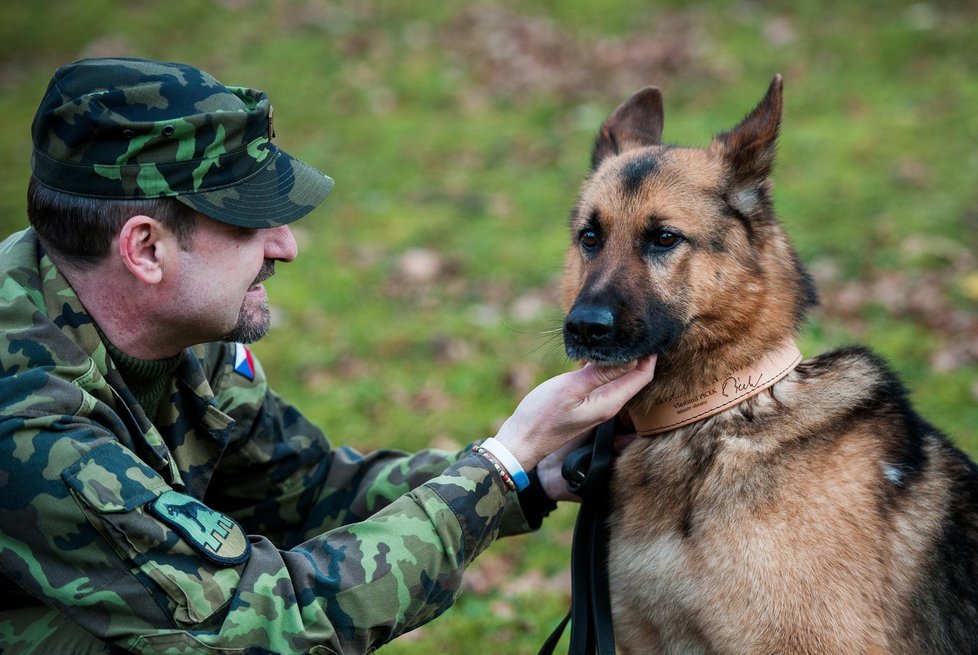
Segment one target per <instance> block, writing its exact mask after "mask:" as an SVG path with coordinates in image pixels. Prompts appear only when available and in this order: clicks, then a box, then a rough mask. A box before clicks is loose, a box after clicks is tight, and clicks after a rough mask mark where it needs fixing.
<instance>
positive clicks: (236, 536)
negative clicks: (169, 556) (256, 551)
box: [149, 491, 251, 564]
mask: <svg viewBox="0 0 978 655" xmlns="http://www.w3.org/2000/svg"><path fill="white" fill-rule="evenodd" d="M149 508H150V511H152V512H153V514H155V515H156V516H157V517H158V518H159V519H160V520H161V521H163V522H164V523H166V524H167V525H168V526H170V527H171V528H173V529H174V530H176V531H177V532H179V533H180V535H181V536H183V538H184V539H185V540H186V541H188V542H189V543H190V544H191V545H192V546H193V547H194V548H196V549H197V550H199V551H200V552H201V553H203V554H204V555H205V556H206V557H207V558H208V559H211V560H213V561H215V562H217V563H219V564H240V563H242V562H244V561H245V560H247V559H248V556H249V555H251V543H249V541H248V536H247V535H246V534H245V533H244V530H242V529H241V526H240V525H238V524H237V523H236V522H235V521H234V519H232V518H230V517H228V516H226V515H224V514H222V513H220V512H218V511H215V510H213V509H211V508H210V507H208V506H207V505H205V504H204V503H202V502H200V501H199V500H197V499H196V498H191V497H190V496H188V495H186V494H182V493H179V492H177V491H165V492H163V493H162V494H161V495H160V496H159V497H158V498H156V500H154V501H153V502H151V503H150V504H149Z"/></svg>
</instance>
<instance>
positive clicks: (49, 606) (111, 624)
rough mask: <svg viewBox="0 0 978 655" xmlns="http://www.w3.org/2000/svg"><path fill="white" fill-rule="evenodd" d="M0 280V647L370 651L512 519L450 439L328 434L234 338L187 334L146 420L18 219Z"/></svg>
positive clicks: (409, 623) (437, 598)
mask: <svg viewBox="0 0 978 655" xmlns="http://www.w3.org/2000/svg"><path fill="white" fill-rule="evenodd" d="M0 285H2V286H0V330H2V332H0V344H2V348H0V408H2V413H0V652H2V653H4V654H9V653H44V654H48V653H67V652H72V653H74V652H116V649H122V650H132V651H135V652H139V653H201V652H207V653H306V652H308V653H334V652H335V653H363V652H370V651H372V650H374V649H376V648H377V647H379V646H380V645H382V644H384V643H386V642H387V641H389V640H391V639H393V638H394V637H396V636H397V635H399V634H401V633H403V632H405V631H407V630H410V629H412V628H416V627H417V626H419V625H421V624H423V623H425V622H427V621H429V620H430V619H432V618H434V617H435V616H437V615H438V614H440V613H442V612H443V611H445V610H446V609H447V608H448V607H449V606H450V605H451V604H452V602H453V601H454V600H455V597H456V596H457V594H458V590H459V583H460V580H461V575H462V571H463V570H464V568H465V567H466V566H467V565H468V564H469V563H470V562H471V561H472V560H473V558H474V557H475V556H476V555H478V554H479V552H481V551H482V550H483V549H485V548H486V546H488V545H489V544H490V543H491V542H492V541H493V540H494V539H495V538H496V537H497V536H501V535H505V534H516V533H519V532H524V531H526V530H528V529H529V525H528V523H527V521H526V519H525V517H524V515H523V513H522V512H521V510H520V509H519V503H518V502H517V499H516V496H515V494H510V493H507V491H506V488H505V486H504V485H503V483H502V481H501V480H500V479H499V477H498V475H497V474H496V473H495V472H494V471H493V470H492V468H491V467H490V466H489V465H488V463H487V462H485V461H484V460H483V458H482V457H480V456H478V455H476V454H473V453H472V452H471V450H470V449H468V448H467V449H464V450H463V451H461V452H459V453H448V452H442V451H435V450H426V451H421V452H419V453H416V454H414V455H407V454H404V453H399V452H394V451H380V452H374V453H371V454H369V455H361V454H359V453H357V452H356V451H354V450H352V449H350V448H345V447H342V448H333V447H331V446H330V444H329V442H328V441H327V440H326V438H325V437H324V436H323V434H322V432H321V431H320V430H319V429H318V428H316V427H315V426H313V425H311V424H310V423H309V422H308V421H307V420H306V419H305V418H304V417H303V416H302V415H301V414H300V413H299V412H298V411H296V409H294V408H293V407H291V406H290V405H288V404H287V403H285V402H284V401H283V400H282V399H281V398H279V397H278V396H277V395H276V394H275V393H274V392H273V391H272V390H271V389H269V387H268V385H267V383H266V380H265V377H264V375H263V373H262V369H261V366H260V364H259V363H258V362H257V361H256V360H254V359H253V358H251V356H250V353H249V352H248V351H246V350H245V349H244V348H243V346H240V345H235V344H224V343H217V344H207V345H204V346H200V347H195V348H192V349H188V350H187V351H185V353H184V354H183V357H182V359H181V363H180V365H179V367H178V368H177V371H176V373H175V375H174V378H173V380H172V381H171V383H170V386H169V388H168V391H167V392H166V394H165V395H164V398H163V400H162V401H161V403H160V408H159V411H158V412H157V414H156V416H155V417H153V419H152V420H150V418H149V417H147V416H146V415H145V413H144V412H143V410H142V408H141V407H140V406H139V404H138V403H137V402H136V401H135V399H134V397H133V395H132V393H131V392H130V391H129V390H128V389H127V388H126V385H125V384H124V382H123V381H122V378H121V376H120V374H119V372H118V370H117V369H116V367H115V365H114V364H113V362H112V361H111V359H110V357H109V356H108V355H107V354H106V350H105V346H104V345H103V343H102V342H101V340H100V337H99V334H98V331H97V329H96V328H95V326H94V323H93V322H92V319H91V318H90V317H89V316H88V314H87V313H86V312H85V309H84V307H83V306H82V304H81V303H80V302H79V300H78V298H77V296H76V295H75V293H74V292H73V291H72V289H71V287H70V286H69V285H68V283H67V281H66V280H65V278H64V277H63V276H62V275H61V274H60V272H59V271H58V270H57V268H56V267H55V266H54V265H53V263H52V262H51V260H50V259H49V258H48V257H47V256H44V255H43V253H42V252H41V251H40V249H39V246H38V242H37V238H36V236H35V234H34V232H33V231H32V230H30V229H28V230H26V231H24V232H21V233H19V234H16V235H13V236H12V237H10V238H8V239H7V240H6V241H4V242H3V243H2V244H0ZM92 636H94V639H93V637H92Z"/></svg>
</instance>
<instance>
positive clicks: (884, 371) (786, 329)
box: [562, 76, 978, 655]
mask: <svg viewBox="0 0 978 655" xmlns="http://www.w3.org/2000/svg"><path fill="white" fill-rule="evenodd" d="M781 114H782V81H781V77H780V76H776V77H775V78H774V80H773V82H772V83H771V86H770V88H769V89H768V91H767V94H766V96H765V97H764V99H763V100H762V101H761V102H760V103H759V104H758V106H757V107H756V108H755V109H754V110H753V111H752V112H751V113H750V114H749V115H747V117H746V118H745V119H744V120H743V121H742V122H741V123H740V124H739V125H737V126H736V127H735V128H733V129H732V130H730V131H727V132H723V133H721V134H719V135H717V136H715V137H714V138H713V140H712V142H711V143H710V145H709V147H707V148H705V149H703V148H686V147H677V146H671V145H664V144H662V143H661V142H660V138H661V134H662V126H663V111H662V96H661V94H660V92H659V90H658V89H656V88H654V87H648V88H646V89H643V90H641V91H639V92H637V93H636V94H635V95H633V96H632V97H631V98H630V99H628V100H627V101H626V102H624V103H623V104H622V105H621V106H620V107H618V108H617V109H616V110H615V111H614V112H613V113H612V114H611V115H610V116H609V117H608V118H607V119H606V120H605V122H604V124H603V125H602V126H601V130H600V133H599V134H598V136H597V139H596V141H595V146H594V151H593V154H592V169H591V172H590V174H589V176H588V177H587V178H586V180H585V181H584V183H583V186H582V187H581V190H580V193H579V197H578V199H577V202H576V205H575V207H574V208H573V210H572V212H571V220H570V231H571V236H572V244H571V246H570V249H569V251H568V253H567V257H566V262H565V273H564V280H563V290H562V302H563V304H564V309H565V311H566V312H567V314H566V318H565V321H564V327H563V336H564V345H565V348H566V350H567V353H568V355H569V356H570V357H571V358H572V359H575V360H583V361H592V362H598V363H603V364H612V363H621V362H627V361H630V360H634V359H636V358H639V357H643V356H646V355H651V354H653V353H655V354H657V355H658V362H657V366H656V372H655V380H654V381H653V382H652V383H651V384H650V385H649V386H648V387H646V388H645V389H644V390H643V392H641V393H640V394H639V395H638V396H637V397H636V398H635V399H634V400H633V401H632V402H631V403H630V404H629V405H628V406H627V407H626V409H625V411H624V412H623V414H622V415H621V417H620V418H622V419H623V421H624V422H625V423H626V427H628V428H630V429H633V430H636V431H638V433H639V438H636V439H634V440H633V441H632V442H631V443H630V444H629V445H628V446H627V447H625V449H624V450H623V451H622V452H621V454H620V456H619V458H618V459H617V462H616V464H615V471H614V474H613V480H612V497H613V506H612V508H611V509H610V514H609V529H610V532H611V542H610V553H611V554H610V556H609V560H610V561H609V575H610V580H611V588H612V606H613V614H614V630H615V635H616V640H617V643H618V646H619V648H620V649H621V651H622V652H624V653H726V654H730V655H748V654H758V655H769V654H774V653H834V654H843V653H844V654H847V655H848V654H854V653H880V654H882V653H887V654H891V653H896V654H907V655H910V654H913V655H921V654H931V653H949V654H950V653H953V654H955V655H960V654H961V653H978V468H976V467H975V465H974V464H973V463H972V462H971V461H970V460H969V459H968V458H967V457H966V456H965V455H964V454H963V453H962V452H961V451H959V450H958V449H956V448H955V447H953V446H952V445H951V444H950V443H949V442H948V440H947V439H946V438H945V437H944V436H943V435H942V434H941V433H940V432H939V431H938V430H937V429H935V428H934V427H933V426H932V425H930V424H929V423H927V422H926V421H925V420H924V419H922V418H921V417H920V416H918V415H917V414H916V413H915V411H914V410H913V408H912V407H911V405H910V403H909V402H908V400H907V397H906V393H905V390H904V387H903V386H902V384H901V383H900V381H899V380H898V379H897V378H896V377H895V375H894V374H893V372H892V371H891V370H890V368H889V367H888V366H887V365H886V364H885V363H884V362H883V361H882V360H881V359H880V358H879V357H877V356H875V355H874V354H872V353H871V352H870V351H869V350H867V349H865V348H863V347H849V348H845V349H841V350H837V351H834V352H830V353H827V354H822V355H818V356H816V357H812V358H810V359H806V360H804V361H800V363H798V361H799V360H800V355H798V357H797V358H795V359H793V354H797V351H792V348H793V346H792V343H793V341H792V340H793V337H794V335H795V334H796V333H797V331H798V329H799V326H800V324H801V323H802V321H803V320H804V317H805V315H806V312H807V310H808V309H810V308H811V307H812V306H813V305H814V304H815V303H816V302H817V296H816V291H815V289H814V286H813V282H812V279H811V278H810V276H809V275H808V274H807V273H806V271H805V269H804V267H803V266H802V264H801V262H800V260H799V258H798V255H797V254H796V251H795V250H794V248H793V246H792V245H791V243H790V242H789V239H788V237H787V236H786V234H785V231H784V229H783V228H782V226H781V225H780V223H779V221H778V219H777V217H776V216H775V212H774V209H773V207H772V200H771V181H770V175H771V171H772V166H773V163H774V158H775V142H776V139H777V136H778V132H779V129H780V125H781ZM772 382H773V384H771V383H772ZM769 385H770V386H769ZM758 390H760V393H756V392H757V391H758ZM734 392H738V393H739V392H743V393H740V395H737V393H734ZM727 397H731V398H734V400H733V401H731V402H729V403H727V404H726V405H724V404H722V403H716V402H714V401H715V400H716V398H727ZM677 399H678V400H677ZM700 406H702V411H700V409H699V408H700ZM663 408H666V410H667V411H666V418H665V419H664V422H663V421H659V422H658V423H657V422H656V421H655V420H654V416H653V417H652V418H651V419H650V418H648V417H647V415H655V414H656V412H660V414H661V411H660V410H662V409H663ZM688 408H691V409H690V411H689V412H688V413H687V414H688V415H687V417H686V419H683V412H684V411H685V409H688ZM670 412H671V413H670ZM660 418H661V417H660ZM629 422H631V424H632V425H631V426H628V425H627V424H628V423H629ZM646 435H651V436H646Z"/></svg>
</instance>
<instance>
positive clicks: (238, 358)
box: [234, 343, 255, 382]
mask: <svg viewBox="0 0 978 655" xmlns="http://www.w3.org/2000/svg"><path fill="white" fill-rule="evenodd" d="M234 372H235V373H237V374H238V375H240V376H242V377H245V378H248V381H249V382H251V381H253V380H254V379H255V362H254V360H253V359H252V358H251V351H250V350H248V348H247V347H246V346H245V345H244V344H243V343H236V344H234Z"/></svg>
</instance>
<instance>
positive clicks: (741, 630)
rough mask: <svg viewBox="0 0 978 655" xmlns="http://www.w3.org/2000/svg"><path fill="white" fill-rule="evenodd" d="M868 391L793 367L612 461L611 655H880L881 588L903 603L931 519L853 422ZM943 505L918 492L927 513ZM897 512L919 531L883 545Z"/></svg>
mask: <svg viewBox="0 0 978 655" xmlns="http://www.w3.org/2000/svg"><path fill="white" fill-rule="evenodd" d="M836 359H837V360H838V358H836ZM879 379H880V374H879V372H878V371H876V370H875V369H874V366H873V363H872V362H871V361H867V360H864V359H861V358H860V357H859V356H856V355H850V356H847V357H844V358H843V359H842V360H841V361H835V362H833V363H832V364H831V365H827V363H826V361H824V360H823V359H816V360H812V361H809V362H805V363H803V364H802V365H801V366H800V367H799V369H798V370H797V371H796V372H794V373H792V374H791V375H789V377H787V378H786V379H784V380H783V381H781V382H779V383H778V384H776V385H775V386H774V387H773V388H772V389H771V390H769V391H766V392H763V393H761V394H760V395H759V396H756V397H755V398H753V399H751V400H750V401H748V402H746V403H743V404H742V405H740V406H738V407H737V408H735V409H733V410H730V411H728V412H725V413H723V414H721V415H718V416H716V417H714V418H712V419H708V420H706V421H703V422H701V423H699V424H695V425H692V426H688V427H686V428H681V429H679V430H676V431H674V432H671V433H667V434H665V435H660V436H657V437H650V438H645V439H640V440H638V441H637V442H635V443H633V444H632V445H631V446H630V447H629V448H628V449H627V450H626V452H625V453H623V455H622V457H621V458H620V459H619V462H618V464H617V465H616V473H615V479H614V484H613V487H614V494H615V510H614V511H613V513H612V516H611V519H610V524H611V527H612V543H611V549H610V551H611V553H612V554H611V561H610V572H611V586H612V589H614V590H615V591H614V606H615V614H616V624H615V625H616V634H617V635H618V639H619V642H620V645H621V646H622V648H623V650H624V652H663V653H670V652H677V653H679V652H682V653H696V652H704V653H707V652H710V653H712V652H723V653H770V652H794V651H791V650H790V648H791V644H793V643H796V644H798V645H800V646H801V648H803V650H801V651H799V652H813V653H815V652H840V653H841V652H873V649H874V648H883V647H884V646H885V645H886V643H887V642H888V641H889V638H888V636H887V634H886V629H885V628H884V626H885V625H886V624H887V620H886V619H885V618H884V616H885V615H888V614H890V615H892V614H893V613H895V612H899V608H898V607H897V606H896V605H898V604H899V603H900V602H902V601H900V600H898V599H896V598H893V597H887V595H886V594H885V592H884V586H883V585H884V581H886V583H885V584H887V585H888V586H889V589H890V592H891V593H892V590H893V589H894V588H897V589H911V588H913V586H914V585H915V584H916V581H915V580H911V579H908V576H910V575H911V574H910V573H902V572H901V570H902V571H912V570H916V569H917V568H918V567H916V566H913V565H912V563H913V562H918V561H920V560H921V558H923V557H925V555H926V553H925V551H926V548H927V543H928V540H927V536H926V535H930V534H933V532H934V531H935V530H937V529H938V525H939V523H940V520H941V517H940V516H927V513H926V512H919V513H914V505H917V504H920V501H915V500H914V498H915V497H916V496H912V495H908V494H906V493H903V492H904V485H905V484H906V482H907V479H906V477H905V476H906V475H908V474H909V469H908V468H907V464H906V463H905V461H906V460H907V459H908V458H907V457H906V456H905V454H901V453H899V452H896V451H894V450H893V448H892V447H891V445H890V444H888V443H886V442H885V441H884V439H883V437H880V436H877V435H876V434H874V433H873V432H874V431H873V430H872V429H871V428H869V425H868V424H866V423H865V422H864V421H863V420H860V419H859V418H858V417H857V414H858V411H857V410H859V408H860V407H862V406H865V405H866V404H867V403H868V402H870V401H871V400H872V398H873V397H874V387H877V386H878V384H879ZM842 398H844V399H845V401H844V403H843V404H840V399H842ZM870 420H873V419H871V418H870ZM946 493H947V491H946V489H942V488H940V484H933V483H922V484H921V485H920V488H918V489H917V490H916V491H915V494H922V495H923V496H924V497H929V499H928V500H926V501H923V502H924V504H925V505H930V506H933V505H932V503H933V501H934V500H935V497H941V496H943V495H946ZM895 509H899V511H900V512H901V513H905V512H908V511H909V512H911V513H912V514H913V515H914V520H915V521H920V522H919V523H915V524H914V526H913V530H912V531H910V530H905V531H903V534H902V535H900V534H899V533H900V530H899V529H898V530H897V533H898V536H897V538H896V539H895V540H893V535H892V534H891V535H887V534H886V533H887V531H888V529H890V528H892V527H897V528H898V527H899V526H894V525H893V522H892V519H893V518H894V517H896V516H897V514H896V513H894V511H893V510H895ZM888 541H889V543H887V542H888ZM894 562H900V563H901V565H902V566H903V568H902V569H901V568H899V567H894V566H893V564H894ZM826 626H831V628H830V629H826ZM630 649H631V650H630ZM880 652H882V651H880Z"/></svg>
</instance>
